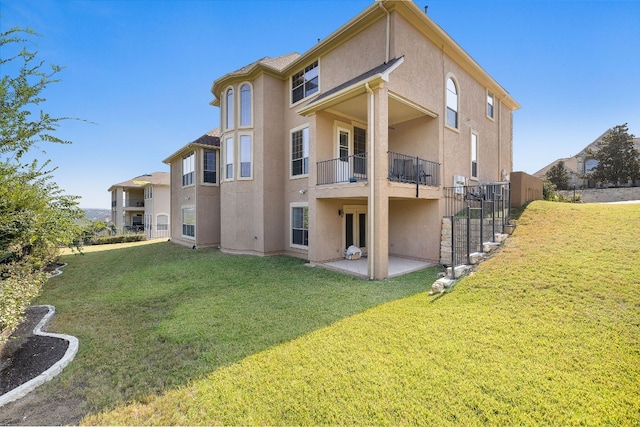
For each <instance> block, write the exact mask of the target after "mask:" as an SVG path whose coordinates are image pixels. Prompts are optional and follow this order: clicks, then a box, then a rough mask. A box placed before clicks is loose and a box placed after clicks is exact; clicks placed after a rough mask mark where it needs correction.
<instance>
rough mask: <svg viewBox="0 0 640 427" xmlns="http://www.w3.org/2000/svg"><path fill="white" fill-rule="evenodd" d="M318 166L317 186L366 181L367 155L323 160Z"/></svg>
mask: <svg viewBox="0 0 640 427" xmlns="http://www.w3.org/2000/svg"><path fill="white" fill-rule="evenodd" d="M317 165H318V185H325V184H338V183H342V182H358V181H366V180H367V153H361V154H354V155H353V156H347V157H340V158H338V159H331V160H323V161H321V162H318V163H317Z"/></svg>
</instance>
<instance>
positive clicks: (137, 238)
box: [85, 233, 147, 245]
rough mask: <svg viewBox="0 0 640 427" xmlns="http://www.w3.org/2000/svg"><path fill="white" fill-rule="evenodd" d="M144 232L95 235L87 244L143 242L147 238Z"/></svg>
mask: <svg viewBox="0 0 640 427" xmlns="http://www.w3.org/2000/svg"><path fill="white" fill-rule="evenodd" d="M146 239H147V236H146V235H145V234H144V233H129V234H119V235H117V236H94V237H91V238H89V239H87V240H86V241H85V244H86V245H111V244H114V243H129V242H141V241H143V240H146Z"/></svg>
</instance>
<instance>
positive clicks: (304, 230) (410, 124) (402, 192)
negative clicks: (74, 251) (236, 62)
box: [165, 0, 519, 279]
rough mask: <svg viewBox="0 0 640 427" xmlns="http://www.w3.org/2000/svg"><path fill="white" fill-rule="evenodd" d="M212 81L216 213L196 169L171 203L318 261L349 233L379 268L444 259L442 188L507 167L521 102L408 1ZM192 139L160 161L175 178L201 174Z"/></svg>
mask: <svg viewBox="0 0 640 427" xmlns="http://www.w3.org/2000/svg"><path fill="white" fill-rule="evenodd" d="M212 93H213V95H214V100H213V101H212V103H211V104H212V105H214V106H218V107H220V112H221V121H220V123H221V131H220V132H221V133H220V139H219V143H220V151H219V153H220V156H218V157H216V159H217V160H219V165H218V168H217V170H218V171H219V172H220V176H219V177H218V178H219V179H218V181H219V186H218V187H215V189H216V190H217V191H219V213H218V207H217V206H216V201H215V198H214V197H211V204H210V206H209V207H208V208H204V207H198V206H200V205H201V200H200V198H199V197H198V193H197V191H198V189H199V188H201V187H200V186H199V182H196V181H194V188H193V189H188V188H186V187H188V186H182V187H183V188H181V189H180V191H177V192H176V191H174V193H173V194H172V203H173V204H174V206H173V210H172V213H173V214H174V215H176V214H177V212H179V211H180V210H182V212H183V217H185V213H184V212H185V209H187V214H188V213H189V212H191V211H189V209H195V212H200V211H201V209H202V211H203V212H205V211H206V210H207V209H210V214H209V216H208V218H209V220H213V221H215V220H216V216H218V220H219V232H220V235H219V245H220V248H221V250H223V251H225V252H230V253H246V254H257V255H270V254H283V253H284V254H288V255H292V256H297V257H301V258H304V259H307V260H309V261H310V262H311V263H325V262H329V261H333V260H337V259H341V258H343V256H344V251H345V249H346V248H348V247H349V246H351V245H355V246H358V247H359V248H360V249H361V250H362V252H363V253H364V254H366V256H367V263H368V266H367V269H368V272H367V276H368V277H369V278H371V279H383V278H385V277H387V276H388V275H389V258H390V257H392V256H393V257H404V258H412V259H417V260H424V261H432V262H438V260H439V258H440V235H441V223H442V217H443V216H444V215H445V212H446V206H445V205H446V203H445V200H444V197H445V190H444V187H451V186H453V185H458V184H460V183H462V184H469V185H472V184H483V183H495V182H500V181H505V180H506V179H508V176H509V174H510V173H511V171H512V154H513V152H512V113H513V111H514V110H515V109H518V108H519V105H518V104H517V103H516V102H515V101H514V100H513V99H512V98H511V96H510V95H509V94H508V93H507V92H506V91H505V89H503V88H502V87H501V86H500V85H499V84H498V83H497V82H496V81H495V80H494V79H493V78H492V77H491V76H490V75H488V74H487V73H486V72H485V71H484V70H483V69H482V68H481V67H480V65H478V64H477V63H476V62H475V61H474V60H473V59H472V58H471V57H470V56H469V55H468V54H467V53H466V52H465V51H464V50H463V49H462V48H461V47H460V46H459V45H458V44H457V43H456V42H455V41H454V40H453V39H451V37H449V35H447V33H446V32H445V31H444V30H442V29H441V28H440V27H439V26H438V25H436V24H435V23H434V22H433V21H432V20H431V19H430V18H429V17H428V16H427V15H426V14H425V13H424V12H423V11H422V10H421V9H420V8H419V7H418V6H417V5H416V4H414V3H413V2H411V1H391V0H382V1H376V2H374V3H373V4H372V5H371V6H369V7H368V8H366V9H365V10H364V11H362V12H361V13H360V14H358V15H357V16H356V17H354V18H353V19H352V20H350V21H349V22H347V23H346V24H344V25H343V26H341V27H340V28H338V29H337V30H336V31H335V32H334V33H332V34H330V35H329V36H328V37H327V38H325V39H324V40H321V41H319V42H318V43H317V44H316V45H314V46H313V47H312V48H311V49H310V50H309V51H307V52H306V53H304V54H302V55H300V54H297V53H292V54H288V55H284V56H279V57H275V58H263V59H260V60H258V61H256V62H254V63H252V64H250V65H248V66H246V67H243V68H241V69H239V70H237V71H234V72H230V73H228V74H226V75H224V76H222V77H220V78H218V79H217V80H216V81H215V82H214V83H213V87H212ZM192 144H193V147H190V146H189V145H188V146H187V147H185V148H184V149H182V150H180V151H179V152H178V153H176V154H174V155H173V156H171V157H170V158H168V159H167V160H165V162H170V163H171V165H172V166H171V170H172V176H173V178H172V179H173V184H174V186H173V187H172V188H173V189H174V190H175V189H176V185H177V183H176V180H177V179H179V178H177V177H184V175H185V172H189V171H191V170H193V171H194V172H195V176H196V177H197V178H194V179H200V176H199V174H200V173H199V172H198V167H199V165H200V164H201V163H202V160H201V159H200V158H199V157H198V153H199V150H204V149H205V148H204V147H199V146H198V144H196V142H194V143H192ZM213 151H214V152H215V153H218V151H217V150H215V149H214V150H213ZM190 152H194V153H195V156H196V157H195V159H194V163H193V164H194V165H195V167H192V166H191V163H190V162H184V158H185V157H184V156H185V155H187V154H188V153H190ZM180 159H182V161H181V160H180ZM180 168H182V170H181V169H180ZM187 191H190V193H189V195H187V193H186V192H187ZM188 197H192V199H191V200H189V199H188ZM194 197H195V198H194ZM194 200H195V201H194ZM187 216H188V215H187ZM189 221H191V220H189ZM189 221H187V220H185V219H183V223H185V224H184V225H183V231H181V233H182V235H181V237H180V238H181V239H185V232H184V231H186V232H187V233H186V234H187V235H188V234H189V233H190V232H191V229H189V228H184V227H185V226H188V225H190V223H189ZM200 221H201V217H200V216H198V217H196V219H195V231H194V236H187V237H191V238H192V239H193V240H189V241H190V242H191V241H193V242H194V244H195V243H196V242H197V241H198V240H199V239H200V238H201V235H200V233H201V231H202V229H201V227H200V225H199V224H200ZM217 231H218V229H216V228H215V227H214V233H213V234H212V237H211V238H210V239H209V240H210V241H211V242H212V243H214V244H215V241H216V240H217V239H216V237H217V236H216V235H215V232H217ZM173 232H174V233H172V239H175V238H176V234H175V232H176V229H175V228H174V229H173Z"/></svg>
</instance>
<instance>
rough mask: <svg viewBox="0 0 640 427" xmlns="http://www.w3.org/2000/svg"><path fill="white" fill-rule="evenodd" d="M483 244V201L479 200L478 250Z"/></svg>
mask: <svg viewBox="0 0 640 427" xmlns="http://www.w3.org/2000/svg"><path fill="white" fill-rule="evenodd" d="M483 244H484V199H482V200H480V250H481V251H482V245H483Z"/></svg>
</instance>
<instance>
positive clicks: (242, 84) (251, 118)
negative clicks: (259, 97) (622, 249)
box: [238, 81, 254, 129]
mask: <svg viewBox="0 0 640 427" xmlns="http://www.w3.org/2000/svg"><path fill="white" fill-rule="evenodd" d="M244 85H248V86H249V89H250V91H251V92H250V95H251V96H250V102H251V109H250V110H249V115H250V117H249V124H248V125H242V124H241V121H242V86H244ZM253 110H254V101H253V84H252V83H251V82H249V81H245V82H242V83H240V84H239V85H238V129H249V128H253V120H254V114H253Z"/></svg>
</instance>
